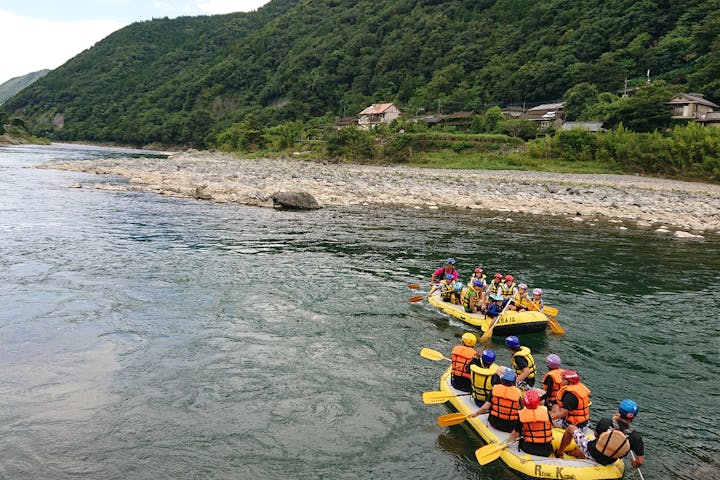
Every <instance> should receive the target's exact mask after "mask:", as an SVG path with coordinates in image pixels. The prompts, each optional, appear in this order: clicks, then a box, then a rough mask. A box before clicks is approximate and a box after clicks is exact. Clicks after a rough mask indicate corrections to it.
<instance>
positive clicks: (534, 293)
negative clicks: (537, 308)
mask: <svg viewBox="0 0 720 480" xmlns="http://www.w3.org/2000/svg"><path fill="white" fill-rule="evenodd" d="M533 295H537V296H540V295H542V288H535V289H533Z"/></svg>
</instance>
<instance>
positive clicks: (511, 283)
mask: <svg viewBox="0 0 720 480" xmlns="http://www.w3.org/2000/svg"><path fill="white" fill-rule="evenodd" d="M498 293H500V295H502V296H503V298H504V299H505V300H509V299H511V298H512V297H514V296H515V294H516V293H517V287H515V277H513V276H512V275H505V281H504V282H502V283H501V284H500V286H499V287H498Z"/></svg>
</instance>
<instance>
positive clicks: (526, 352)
mask: <svg viewBox="0 0 720 480" xmlns="http://www.w3.org/2000/svg"><path fill="white" fill-rule="evenodd" d="M515 357H523V358H525V359H526V360H527V363H528V368H529V369H530V374H529V375H528V376H527V377H525V378H526V379H530V378H535V372H536V369H535V359H534V358H533V356H532V355H531V354H530V349H529V348H528V347H520V348H519V349H518V351H517V352H514V353H513V354H512V357H510V364H511V365H512V367H513V368H514V369H515V373H516V374H517V375H520V372H522V370H521V369H519V368H518V366H517V362H516V360H515Z"/></svg>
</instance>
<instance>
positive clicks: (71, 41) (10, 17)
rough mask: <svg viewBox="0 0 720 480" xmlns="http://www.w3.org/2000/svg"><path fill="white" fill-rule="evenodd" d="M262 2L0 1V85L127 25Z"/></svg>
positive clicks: (261, 1) (249, 6)
mask: <svg viewBox="0 0 720 480" xmlns="http://www.w3.org/2000/svg"><path fill="white" fill-rule="evenodd" d="M267 2H268V0H0V52H1V53H0V84H1V83H4V82H6V81H7V80H10V79H11V78H14V77H19V76H22V75H25V74H28V73H30V72H35V71H38V70H42V69H44V68H49V69H53V68H57V67H59V66H60V65H62V64H63V63H65V62H67V61H68V60H70V59H71V58H73V57H74V56H75V55H77V54H78V53H80V52H82V51H83V50H85V49H87V48H90V47H92V46H93V45H94V44H95V43H97V42H99V41H100V40H102V39H103V38H105V37H107V36H108V35H109V34H111V33H112V32H114V31H116V30H118V29H120V28H122V27H124V26H125V25H129V24H130V23H132V22H138V21H142V20H150V19H151V18H162V17H169V18H175V17H180V16H185V15H189V16H196V15H214V14H221V13H230V12H249V11H251V10H256V9H257V8H259V7H261V6H262V5H264V4H265V3H267Z"/></svg>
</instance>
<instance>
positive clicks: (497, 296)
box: [490, 293, 503, 302]
mask: <svg viewBox="0 0 720 480" xmlns="http://www.w3.org/2000/svg"><path fill="white" fill-rule="evenodd" d="M490 299H491V300H495V301H496V302H499V301H500V300H502V299H503V297H502V295H498V294H497V293H496V294H492V293H491V294H490Z"/></svg>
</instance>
